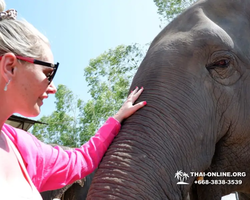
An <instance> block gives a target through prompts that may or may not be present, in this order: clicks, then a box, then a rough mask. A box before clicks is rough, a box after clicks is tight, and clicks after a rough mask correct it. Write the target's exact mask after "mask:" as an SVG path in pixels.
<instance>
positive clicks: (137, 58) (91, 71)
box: [80, 44, 145, 141]
mask: <svg viewBox="0 0 250 200" xmlns="http://www.w3.org/2000/svg"><path fill="white" fill-rule="evenodd" d="M144 55H145V48H143V47H140V46H139V45H138V44H133V45H129V46H124V45H120V46H117V47H116V48H115V49H109V50H108V51H106V52H104V53H103V54H101V55H100V56H98V57H97V58H96V59H92V60H90V62H89V66H88V67H86V68H85V70H84V75H85V77H86V81H87V83H88V86H89V87H90V90H89V92H90V94H91V97H92V99H91V100H89V101H88V102H87V103H86V104H85V106H84V108H83V110H84V112H82V113H81V114H82V115H81V123H83V124H84V127H83V131H82V133H83V135H80V138H81V141H84V140H85V139H86V138H85V135H90V134H93V133H94V132H95V131H96V130H97V128H99V127H100V126H101V125H102V124H103V123H104V122H105V120H106V119H107V118H108V117H109V116H113V115H114V114H115V113H116V112H117V111H118V109H119V108H120V107H121V106H122V103H123V102H124V100H125V99H126V97H127V94H128V89H129V86H130V83H131V80H132V77H133V75H134V73H135V71H136V70H137V68H138V66H139V64H140V62H141V60H142V57H143V56H144Z"/></svg>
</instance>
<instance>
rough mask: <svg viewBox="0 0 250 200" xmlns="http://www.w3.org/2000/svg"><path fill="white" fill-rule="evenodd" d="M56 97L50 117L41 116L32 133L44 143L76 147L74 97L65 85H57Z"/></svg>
mask: <svg viewBox="0 0 250 200" xmlns="http://www.w3.org/2000/svg"><path fill="white" fill-rule="evenodd" d="M55 97H56V102H55V104H56V110H55V111H54V112H53V113H52V114H51V115H50V116H43V117H42V118H41V119H40V121H42V122H44V123H46V124H35V125H34V126H33V130H32V133H33V134H34V135H35V136H36V137H37V138H39V139H40V140H42V141H44V142H46V143H55V144H60V145H65V146H71V147H74V146H77V145H78V142H79V129H80V127H79V124H78V121H79V119H78V107H80V106H82V104H81V103H78V104H77V101H79V100H78V99H77V97H76V96H74V95H73V93H72V91H70V90H69V89H68V88H67V87H66V86H65V85H59V86H58V90H57V93H56V94H55Z"/></svg>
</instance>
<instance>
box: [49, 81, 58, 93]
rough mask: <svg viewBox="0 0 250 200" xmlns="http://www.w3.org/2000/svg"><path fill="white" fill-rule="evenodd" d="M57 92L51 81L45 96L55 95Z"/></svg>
mask: <svg viewBox="0 0 250 200" xmlns="http://www.w3.org/2000/svg"><path fill="white" fill-rule="evenodd" d="M56 91H57V89H56V86H55V85H54V83H53V81H52V82H51V83H50V84H49V86H48V88H47V91H46V92H47V94H55V93H56Z"/></svg>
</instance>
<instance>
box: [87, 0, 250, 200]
mask: <svg viewBox="0 0 250 200" xmlns="http://www.w3.org/2000/svg"><path fill="white" fill-rule="evenodd" d="M145 31H146V30H145ZM249 35H250V1H249V0H238V1H235V0H201V1H198V2H196V3H195V4H193V5H192V6H191V7H190V8H188V9H187V10H186V11H185V12H183V13H182V14H181V15H179V16H178V17H177V18H175V19H174V20H173V21H172V22H171V23H170V24H168V25H167V26H166V27H165V29H163V30H162V31H161V32H160V33H159V35H158V36H157V37H156V38H155V39H154V40H153V42H152V43H151V45H150V47H149V49H148V52H147V54H146V56H145V58H144V60H143V61H142V63H141V65H140V67H139V69H138V71H137V73H136V74H135V76H134V79H133V82H132V85H131V89H132V88H134V87H135V86H139V87H140V86H143V87H144V88H145V90H144V92H143V93H142V95H141V96H140V98H139V99H138V101H143V100H145V101H147V103H148V104H147V106H146V107H144V108H142V109H141V110H139V111H138V112H136V113H135V114H134V115H132V116H131V117H130V118H128V119H127V120H126V121H124V123H123V125H122V129H121V131H120V133H119V134H118V136H117V137H116V138H115V140H114V142H113V143H112V144H111V146H110V148H109V149H108V151H107V153H106V154H105V156H104V158H103V160H102V162H101V164H100V166H99V169H98V170H97V172H96V174H95V176H94V179H93V181H92V185H91V187H90V190H89V193H88V197H87V199H170V200H173V199H174V200H178V199H186V198H187V196H188V193H190V197H191V199H202V200H206V199H209V200H212V199H220V198H221V196H223V195H226V194H229V193H231V192H233V191H240V192H245V193H247V192H250V188H249V184H250V168H249V164H250V153H249V152H250V144H249V143H250V123H249V122H250V48H249V46H250V37H249ZM178 171H179V172H180V171H182V172H185V173H186V174H188V176H187V177H186V178H187V179H186V183H187V184H185V185H180V184H177V182H178V180H177V179H176V177H175V174H176V173H177V172H178ZM191 172H204V173H205V174H206V175H207V174H208V172H217V173H218V174H220V172H229V174H233V173H234V172H236V173H237V175H235V174H234V175H235V177H229V176H228V174H227V175H224V176H222V177H220V175H217V176H216V177H207V176H205V177H204V180H205V181H208V182H199V183H200V184H198V182H197V181H196V178H197V177H196V176H191ZM238 172H239V173H238ZM241 172H242V176H241V174H240V173H241ZM210 174H211V173H210ZM213 180H217V184H216V183H215V182H211V181H213ZM219 180H220V181H219ZM231 180H235V181H237V180H238V181H239V182H238V183H237V184H236V183H234V184H233V183H232V182H231V183H230V181H231ZM209 181H210V182H209ZM218 181H219V182H218ZM205 183H206V184H205Z"/></svg>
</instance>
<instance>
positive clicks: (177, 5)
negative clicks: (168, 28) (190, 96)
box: [154, 0, 197, 25]
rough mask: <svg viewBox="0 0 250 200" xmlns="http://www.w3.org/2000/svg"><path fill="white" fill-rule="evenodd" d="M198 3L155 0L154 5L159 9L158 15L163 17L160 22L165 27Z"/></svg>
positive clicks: (184, 0)
mask: <svg viewBox="0 0 250 200" xmlns="http://www.w3.org/2000/svg"><path fill="white" fill-rule="evenodd" d="M196 1H197V0H154V3H155V5H156V6H157V7H158V11H157V13H158V14H159V15H160V16H161V17H160V20H161V22H162V23H163V24H164V25H165V24H166V23H168V22H170V21H171V20H172V19H173V18H175V17H176V16H177V15H178V14H180V13H181V12H182V11H183V10H184V9H186V8H187V7H188V6H190V5H191V4H193V3H194V2H196Z"/></svg>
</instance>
